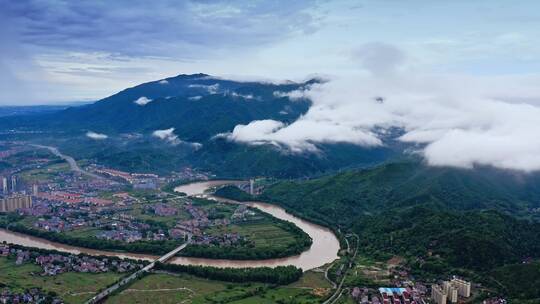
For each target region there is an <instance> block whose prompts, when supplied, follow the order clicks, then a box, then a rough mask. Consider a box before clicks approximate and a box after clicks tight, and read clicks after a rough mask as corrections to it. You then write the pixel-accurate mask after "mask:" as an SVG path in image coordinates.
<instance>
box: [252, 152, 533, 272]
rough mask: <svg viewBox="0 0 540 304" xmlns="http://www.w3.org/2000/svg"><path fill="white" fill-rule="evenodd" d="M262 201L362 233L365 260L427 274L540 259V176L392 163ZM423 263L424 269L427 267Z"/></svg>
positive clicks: (278, 190) (290, 185) (276, 189)
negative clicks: (400, 262) (400, 259)
mask: <svg viewBox="0 0 540 304" xmlns="http://www.w3.org/2000/svg"><path fill="white" fill-rule="evenodd" d="M261 199H263V200H268V201H273V202H276V203H279V204H281V205H283V206H285V207H287V208H289V210H291V211H293V212H295V213H297V214H300V215H303V216H304V217H307V218H310V219H313V220H315V221H318V222H320V223H322V224H326V225H328V226H331V227H341V228H342V229H344V230H345V231H352V232H356V233H357V234H358V235H359V236H360V239H361V248H362V250H363V252H364V253H366V254H372V255H374V256H379V257H381V256H386V257H388V256H389V254H390V255H391V254H396V255H401V256H406V257H411V258H413V259H420V261H422V260H424V261H423V262H421V263H420V262H419V263H418V264H416V266H418V267H423V268H422V269H424V270H429V271H435V272H445V271H448V270H449V269H451V268H452V267H463V268H466V269H473V270H478V271H486V270H489V269H491V268H493V267H498V266H502V265H505V264H507V263H519V262H520V261H522V260H523V259H526V258H528V257H540V238H539V235H540V224H538V223H535V222H531V221H530V219H531V218H536V217H538V215H537V213H535V210H538V209H536V208H538V207H539V206H540V175H539V174H521V173H516V172H510V171H503V170H496V169H492V168H476V169H471V170H465V169H456V168H440V167H429V166H426V165H423V164H421V163H419V162H415V161H410V162H397V163H388V164H384V165H380V166H377V167H375V168H371V169H365V170H353V171H349V172H345V173H341V174H337V175H332V176H327V177H322V178H318V179H312V180H308V181H286V182H285V181H284V182H279V183H277V184H275V185H273V186H270V187H269V188H268V189H266V190H265V192H264V193H263V194H262V195H261ZM424 264H425V265H424Z"/></svg>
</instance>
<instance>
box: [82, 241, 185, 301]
mask: <svg viewBox="0 0 540 304" xmlns="http://www.w3.org/2000/svg"><path fill="white" fill-rule="evenodd" d="M190 242H191V237H190V238H189V239H188V241H187V242H185V243H184V244H182V245H180V246H178V247H176V248H175V249H174V250H172V251H171V252H169V253H167V254H165V255H164V256H162V257H160V258H159V259H157V260H155V261H153V262H152V263H150V264H148V265H146V266H145V267H144V268H142V269H140V270H138V271H136V272H134V273H132V274H130V275H129V276H127V277H125V278H123V279H121V280H120V281H118V282H117V283H115V284H114V285H112V286H111V287H109V288H107V289H105V290H103V291H101V292H100V293H98V294H97V295H95V296H94V297H92V298H91V299H90V300H88V301H86V304H95V303H100V302H101V301H103V300H104V299H105V298H107V297H108V296H109V295H111V294H112V293H113V292H115V291H117V290H118V289H119V288H121V287H123V286H125V285H128V284H130V283H131V282H133V281H135V280H137V279H138V278H140V277H141V276H142V275H143V274H144V273H145V272H148V271H150V270H152V268H154V266H156V262H160V263H165V262H167V261H168V260H169V259H171V258H172V257H174V256H175V255H176V254H177V253H179V252H180V251H182V249H184V248H186V246H187V245H188V244H189V243H190Z"/></svg>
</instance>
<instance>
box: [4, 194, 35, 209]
mask: <svg viewBox="0 0 540 304" xmlns="http://www.w3.org/2000/svg"><path fill="white" fill-rule="evenodd" d="M23 208H32V197H31V196H29V195H18V196H12V197H7V198H4V199H0V212H11V211H16V210H18V209H23Z"/></svg>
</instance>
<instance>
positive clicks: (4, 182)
mask: <svg viewBox="0 0 540 304" xmlns="http://www.w3.org/2000/svg"><path fill="white" fill-rule="evenodd" d="M8 192H9V189H8V179H7V177H5V176H4V177H2V193H4V194H8Z"/></svg>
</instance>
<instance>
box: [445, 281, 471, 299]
mask: <svg viewBox="0 0 540 304" xmlns="http://www.w3.org/2000/svg"><path fill="white" fill-rule="evenodd" d="M450 282H451V283H452V285H453V286H454V287H455V288H457V291H458V295H459V296H461V297H464V298H468V297H470V296H471V282H467V281H465V280H461V279H458V278H456V277H454V278H453V279H452V280H451V281H450Z"/></svg>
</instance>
